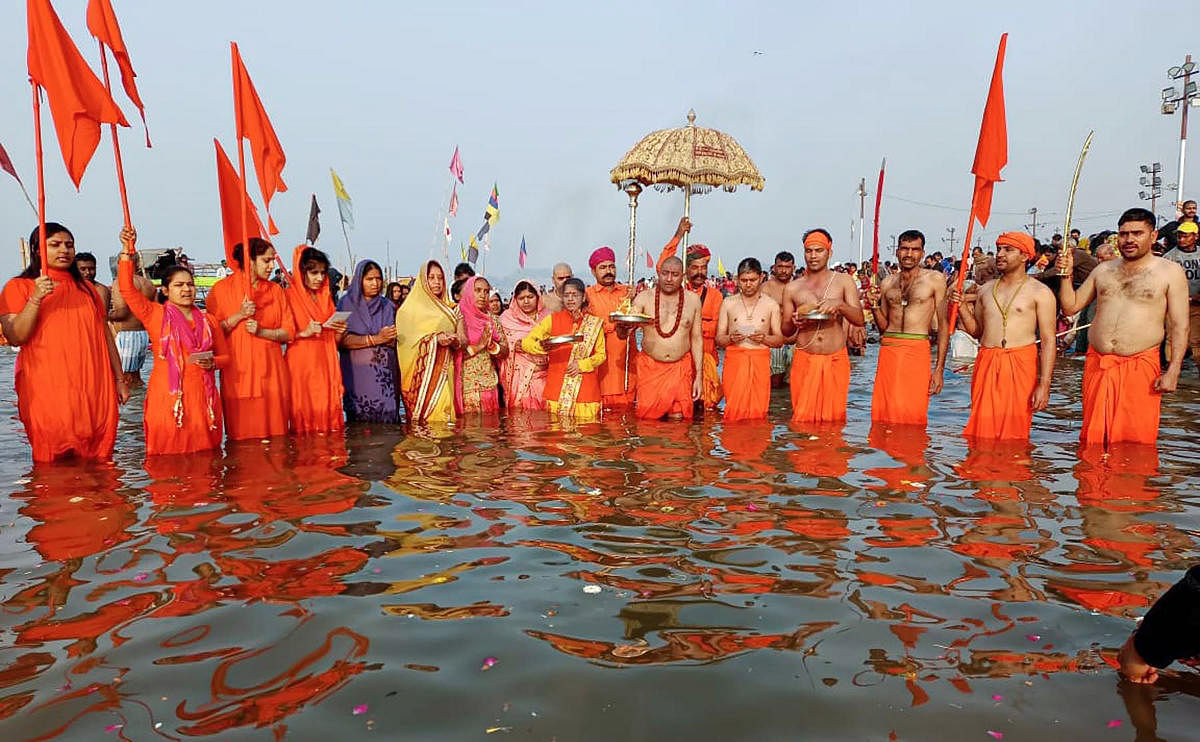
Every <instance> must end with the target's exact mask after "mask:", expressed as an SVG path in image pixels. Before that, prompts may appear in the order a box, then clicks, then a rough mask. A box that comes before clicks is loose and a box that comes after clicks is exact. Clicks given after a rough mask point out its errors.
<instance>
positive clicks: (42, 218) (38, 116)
mask: <svg viewBox="0 0 1200 742" xmlns="http://www.w3.org/2000/svg"><path fill="white" fill-rule="evenodd" d="M30 85H31V86H32V87H33V132H34V136H35V137H36V139H35V140H34V154H35V155H36V158H37V213H38V257H39V258H40V259H41V265H42V275H43V276H44V275H46V176H45V173H44V172H43V170H44V168H43V165H42V101H41V95H40V92H41V91H40V89H39V88H38V84H37V83H36V82H33V81H32V80H31V81H30ZM31 259H32V258H31Z"/></svg>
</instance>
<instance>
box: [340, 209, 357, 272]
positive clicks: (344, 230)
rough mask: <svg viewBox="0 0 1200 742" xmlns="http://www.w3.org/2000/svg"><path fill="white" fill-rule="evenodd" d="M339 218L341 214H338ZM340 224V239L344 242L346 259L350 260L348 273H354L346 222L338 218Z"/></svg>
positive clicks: (352, 255)
mask: <svg viewBox="0 0 1200 742" xmlns="http://www.w3.org/2000/svg"><path fill="white" fill-rule="evenodd" d="M338 216H339V217H340V216H341V214H338ZM338 221H340V222H341V223H342V237H343V238H344V239H345V240H346V257H348V258H350V272H351V273H353V272H354V253H352V252H350V235H349V234H347V233H346V220H345V219H341V218H339V219H338Z"/></svg>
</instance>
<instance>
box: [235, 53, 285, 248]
mask: <svg viewBox="0 0 1200 742" xmlns="http://www.w3.org/2000/svg"><path fill="white" fill-rule="evenodd" d="M230 47H231V48H232V50H233V116H234V127H235V133H236V134H237V137H238V140H239V141H240V140H241V138H242V137H245V138H246V139H249V140H250V155H251V157H253V158H254V172H255V173H256V174H257V175H258V185H259V187H260V188H262V197H263V204H264V205H265V206H266V207H267V221H268V223H269V226H270V228H271V234H277V233H278V232H279V230H278V229H276V228H275V223H274V221H272V220H271V197H272V196H274V195H275V194H276V193H282V192H284V191H286V190H287V186H286V185H284V183H283V177H282V175H283V165H284V163H285V162H287V158H286V157H284V154H283V145H281V144H280V143H279V137H277V136H275V129H274V127H272V126H271V119H270V118H268V117H267V111H266V109H265V108H263V104H262V100H261V99H260V98H259V97H258V91H256V90H255V89H254V83H253V82H251V81H250V73H249V72H247V71H246V66H245V65H244V64H242V55H241V53H240V52H239V51H238V46H237V44H236V43H232V42H231V44H230Z"/></svg>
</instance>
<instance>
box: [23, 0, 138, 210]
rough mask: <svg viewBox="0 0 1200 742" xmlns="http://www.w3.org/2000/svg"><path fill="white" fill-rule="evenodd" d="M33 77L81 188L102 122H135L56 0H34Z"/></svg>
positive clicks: (30, 2) (69, 169)
mask: <svg viewBox="0 0 1200 742" xmlns="http://www.w3.org/2000/svg"><path fill="white" fill-rule="evenodd" d="M26 8H27V11H28V20H29V53H28V61H29V77H30V79H31V80H33V81H34V82H35V83H36V84H37V85H39V86H40V87H41V88H42V89H43V90H45V91H46V99H47V100H48V101H49V103H50V114H51V115H52V116H53V117H54V129H55V131H56V132H57V133H58V144H59V147H61V148H62V153H63V162H64V163H65V164H66V166H67V173H68V174H69V175H70V176H71V181H72V182H73V183H75V187H76V188H79V182H80V181H81V180H82V179H83V173H84V171H85V170H87V166H88V163H89V162H91V159H92V155H93V154H94V153H95V152H96V145H98V144H99V143H100V124H101V123H109V124H120V125H121V126H129V122H128V121H126V120H125V117H124V116H123V115H122V114H121V109H120V108H117V104H116V103H114V102H113V99H112V96H110V95H109V94H108V91H107V90H105V89H104V83H102V82H100V79H99V78H97V77H96V74H95V73H94V72H92V70H91V68H90V67H88V65H87V62H85V61H84V60H83V57H82V56H80V54H79V50H78V49H77V48H75V42H73V41H71V37H70V36H69V35H68V34H67V30H66V29H65V28H63V25H62V21H60V20H59V19H58V15H57V14H55V12H54V8H53V7H51V5H50V0H28V2H27V3H26Z"/></svg>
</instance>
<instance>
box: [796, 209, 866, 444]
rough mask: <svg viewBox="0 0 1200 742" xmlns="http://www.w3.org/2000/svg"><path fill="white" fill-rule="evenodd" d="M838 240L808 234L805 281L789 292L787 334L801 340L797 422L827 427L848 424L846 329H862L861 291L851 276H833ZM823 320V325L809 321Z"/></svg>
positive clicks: (798, 346) (823, 234) (817, 231)
mask: <svg viewBox="0 0 1200 742" xmlns="http://www.w3.org/2000/svg"><path fill="white" fill-rule="evenodd" d="M832 256H833V238H832V237H831V236H830V234H829V232H827V231H825V230H824V229H811V230H809V231H807V232H805V233H804V267H805V269H806V270H805V271H804V275H803V276H801V277H800V278H798V279H796V280H795V281H792V282H791V283H790V284H788V287H787V290H786V291H784V292H783V333H784V335H792V334H795V336H796V350H795V357H794V358H793V359H792V375H791V379H790V380H789V387H790V388H791V393H792V422H797V423H810V422H812V423H825V422H844V421H845V420H846V396H847V395H848V394H849V392H850V356H849V355H848V354H847V353H846V326H847V324H848V325H850V326H851V327H862V326H863V323H864V321H865V320H864V318H863V310H862V305H861V304H860V303H859V300H858V285H857V284H856V283H855V281H854V279H853V278H852V277H851V276H849V275H847V274H845V273H838V272H836V271H831V270H829V258H830V257H832ZM810 314H813V315H819V318H817V319H811V318H807V315H810Z"/></svg>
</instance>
